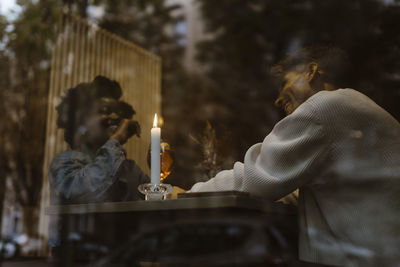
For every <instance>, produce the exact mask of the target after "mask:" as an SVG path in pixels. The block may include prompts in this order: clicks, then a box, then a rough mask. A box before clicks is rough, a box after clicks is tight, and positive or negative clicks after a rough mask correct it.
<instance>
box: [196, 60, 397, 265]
mask: <svg viewBox="0 0 400 267" xmlns="http://www.w3.org/2000/svg"><path fill="white" fill-rule="evenodd" d="M328 61H329V60H328ZM321 62H322V64H321ZM325 65H329V62H326V60H325V61H324V60H322V59H321V58H312V57H311V59H310V60H308V61H307V62H303V63H298V64H295V65H292V66H291V67H290V68H287V69H285V70H283V73H284V75H283V80H284V83H283V86H282V88H281V90H280V95H279V97H278V99H277V100H276V105H277V106H279V107H282V108H283V109H284V110H285V112H286V113H287V115H288V116H287V117H285V118H284V119H282V120H281V121H280V122H279V123H277V124H276V125H275V127H274V128H273V130H272V131H271V133H270V134H268V135H267V136H266V137H265V139H264V141H263V142H262V143H259V144H255V145H253V146H252V147H250V149H249V150H248V151H247V153H246V156H245V158H244V162H243V163H241V162H236V163H235V164H234V167H233V169H232V170H226V171H222V172H220V173H218V174H217V175H216V177H214V178H212V179H210V180H209V181H207V182H204V183H197V184H195V185H194V186H193V187H192V189H191V192H199V191H222V190H240V191H246V192H250V194H252V195H255V196H259V197H263V198H267V199H270V200H273V201H274V200H278V199H280V198H282V197H283V196H285V195H287V194H289V193H290V192H292V191H294V190H296V189H299V200H298V212H299V257H300V259H301V260H304V261H310V262H316V263H324V264H328V265H337V266H400V124H399V122H398V121H397V120H396V119H394V118H393V117H392V116H391V115H390V114H389V113H388V112H386V111H385V110H384V109H382V108H381V107H380V106H378V105H377V104H376V103H375V102H373V101H372V100H371V99H369V98H368V97H367V96H365V95H363V94H361V93H359V92H357V91H355V90H353V89H336V88H335V87H334V86H333V84H332V83H330V82H328V80H329V79H328V77H329V75H328V74H331V73H328V71H327V70H326V69H329V68H324V67H323V66H325ZM331 77H332V76H331Z"/></svg>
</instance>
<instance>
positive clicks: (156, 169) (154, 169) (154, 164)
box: [151, 113, 161, 184]
mask: <svg viewBox="0 0 400 267" xmlns="http://www.w3.org/2000/svg"><path fill="white" fill-rule="evenodd" d="M160 141H161V129H160V128H159V127H157V113H156V114H155V115H154V123H153V128H152V129H151V183H152V184H160Z"/></svg>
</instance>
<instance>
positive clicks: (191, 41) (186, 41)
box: [167, 0, 206, 73]
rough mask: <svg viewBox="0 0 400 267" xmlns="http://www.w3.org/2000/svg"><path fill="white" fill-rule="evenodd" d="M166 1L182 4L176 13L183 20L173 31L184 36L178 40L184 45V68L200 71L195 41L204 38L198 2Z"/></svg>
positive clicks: (193, 0) (192, 0) (184, 0)
mask: <svg viewBox="0 0 400 267" xmlns="http://www.w3.org/2000/svg"><path fill="white" fill-rule="evenodd" d="M167 3H168V4H170V5H173V4H179V5H181V6H182V8H181V9H180V11H179V14H176V15H183V16H184V20H183V21H181V22H179V23H178V24H177V25H176V27H175V29H174V31H175V33H177V34H180V35H183V36H184V38H182V39H181V40H180V41H179V42H180V44H181V45H184V46H185V54H184V58H183V65H184V67H185V69H186V70H187V71H188V72H192V73H193V72H198V71H200V64H198V63H197V62H196V60H195V56H196V43H197V42H198V41H201V40H204V39H205V38H206V35H205V33H204V25H203V23H202V20H201V14H200V10H199V4H198V3H197V2H196V1H195V0H167Z"/></svg>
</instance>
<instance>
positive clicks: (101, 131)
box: [83, 97, 124, 148]
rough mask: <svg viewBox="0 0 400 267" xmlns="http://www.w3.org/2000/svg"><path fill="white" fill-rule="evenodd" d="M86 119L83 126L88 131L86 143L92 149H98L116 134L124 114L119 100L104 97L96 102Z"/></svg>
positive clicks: (85, 137)
mask: <svg viewBox="0 0 400 267" xmlns="http://www.w3.org/2000/svg"><path fill="white" fill-rule="evenodd" d="M83 115H84V114H83ZM86 117H87V118H86V120H85V123H84V126H83V127H84V128H85V131H86V132H85V135H84V142H85V143H86V144H87V145H89V146H90V147H94V148H98V147H100V146H102V145H103V144H104V143H105V142H107V140H108V139H109V138H110V136H111V135H113V134H114V133H115V131H116V130H117V128H118V126H119V125H120V123H121V121H122V120H123V119H124V114H123V113H122V110H121V109H120V102H119V101H118V100H115V99H113V98H106V97H103V98H100V99H97V100H96V103H95V104H94V105H93V107H92V109H91V110H90V112H89V113H88V114H87V115H86Z"/></svg>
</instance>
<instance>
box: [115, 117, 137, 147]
mask: <svg viewBox="0 0 400 267" xmlns="http://www.w3.org/2000/svg"><path fill="white" fill-rule="evenodd" d="M133 135H137V136H138V137H140V125H139V123H138V122H137V121H134V120H128V119H124V120H122V121H121V123H120V124H119V126H118V128H117V130H116V131H115V133H114V134H113V135H112V136H111V137H110V139H115V140H117V141H118V142H119V143H120V144H121V145H123V144H125V143H126V141H128V139H129V138H131V137H132V136H133Z"/></svg>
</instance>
